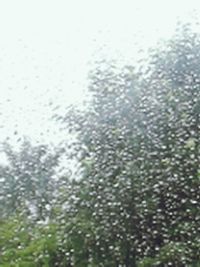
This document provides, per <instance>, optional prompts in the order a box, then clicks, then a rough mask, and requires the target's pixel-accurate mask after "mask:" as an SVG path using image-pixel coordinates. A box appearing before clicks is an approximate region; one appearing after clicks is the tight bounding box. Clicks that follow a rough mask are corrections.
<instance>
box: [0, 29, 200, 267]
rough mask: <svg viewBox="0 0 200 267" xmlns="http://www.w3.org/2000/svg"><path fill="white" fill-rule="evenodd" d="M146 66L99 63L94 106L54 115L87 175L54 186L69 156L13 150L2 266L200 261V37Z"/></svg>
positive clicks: (184, 36)
mask: <svg viewBox="0 0 200 267" xmlns="http://www.w3.org/2000/svg"><path fill="white" fill-rule="evenodd" d="M136 67H137V71H136V68H134V67H133V66H125V67H123V68H122V69H117V68H116V66H115V65H114V64H112V63H105V62H102V63H100V64H98V65H97V67H96V69H94V70H93V71H92V72H91V73H90V75H89V79H90V86H89V90H90V93H91V98H90V100H88V103H87V107H86V108H85V109H84V110H79V109H77V108H74V107H72V108H70V109H69V111H68V112H67V114H57V115H56V116H54V117H55V118H57V120H58V121H59V123H60V122H61V123H62V125H64V126H66V133H67V134H72V135H75V136H76V137H77V139H76V141H75V142H74V143H73V145H72V147H73V149H72V150H71V151H72V154H73V155H71V154H70V155H69V153H68V155H67V156H69V157H72V156H73V157H75V159H76V160H77V162H78V164H79V166H80V169H79V177H78V178H77V179H72V178H70V177H65V176H64V177H61V178H60V179H57V180H55V179H54V175H55V174H56V167H57V166H58V165H59V158H60V156H61V155H62V153H63V151H62V150H61V149H58V150H56V151H55V153H53V152H51V153H49V148H48V147H43V146H41V147H40V146H39V147H37V146H36V147H34V146H32V145H31V144H30V143H29V142H27V141H25V143H24V144H23V146H22V148H21V150H20V151H19V152H15V153H14V152H13V150H12V148H11V147H10V146H9V145H8V144H6V145H4V150H5V153H6V155H7V158H8V162H9V164H8V166H1V170H0V171H1V174H0V177H1V179H0V183H1V188H0V194H1V198H0V212H1V217H2V219H1V222H0V267H1V266H2V267H6V266H16V267H23V266H24V267H32V266H33V267H45V266H46V267H47V266H48V267H51V266H59V267H72V266H74V267H101V266H102V267H136V266H138V267H151V266H152V267H153V266H157V267H165V266H173V267H186V266H189V267H198V266H200V207H199V201H200V167H199V166H200V164H199V163H200V139H199V138H200V36H198V35H197V34H194V33H193V32H192V31H191V30H190V28H189V26H188V25H182V26H181V28H180V29H178V31H177V34H176V35H175V36H174V37H173V38H172V40H170V41H168V42H167V43H164V44H163V45H161V46H160V47H159V48H158V49H156V50H152V51H151V53H150V56H149V59H148V63H147V64H146V65H145V66H144V65H143V66H140V67H138V66H136ZM67 149H68V146H67V145H66V149H65V150H66V151H67ZM33 152H34V153H33ZM78 164H77V165H78ZM27 203H28V204H27ZM33 204H34V208H35V211H34V212H33V211H32V209H31V205H33Z"/></svg>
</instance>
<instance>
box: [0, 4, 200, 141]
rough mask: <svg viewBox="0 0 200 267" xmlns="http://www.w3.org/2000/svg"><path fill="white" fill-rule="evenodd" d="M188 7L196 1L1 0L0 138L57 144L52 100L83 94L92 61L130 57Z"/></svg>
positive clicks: (168, 29) (164, 33)
mask: <svg viewBox="0 0 200 267" xmlns="http://www.w3.org/2000/svg"><path fill="white" fill-rule="evenodd" d="M193 10H196V11H197V13H198V12H199V11H200V4H199V1H194V0H190V1H184V0H182V1H181V0H180V1H176V0H173V1H172V0H168V1H164V0H157V1H156V0H146V1H145V0H137V1H135V0H132V1H128V0H79V1H78V0H65V1H64V0H18V1H15V0H12V1H11V0H6V1H3V0H0V141H2V140H4V139H5V138H6V137H8V138H10V140H11V141H13V142H16V141H17V140H18V138H20V136H22V135H29V136H30V137H31V138H32V139H33V140H36V141H41V140H42V141H45V142H49V141H52V142H55V143H56V142H57V141H58V140H59V138H61V136H62V134H60V135H59V127H58V126H55V124H53V123H52V122H49V121H48V118H49V117H50V116H51V114H52V113H51V109H52V106H56V105H58V107H59V109H61V110H64V109H65V107H66V106H67V105H68V104H69V103H75V102H78V101H80V100H81V99H82V98H83V92H84V90H85V89H86V87H87V79H86V77H87V73H88V71H89V69H91V68H92V64H93V63H94V60H95V59H101V58H107V59H109V58H117V59H120V60H122V61H126V60H130V59H131V58H134V57H136V56H137V54H136V51H137V48H138V46H139V47H141V48H144V49H145V48H147V47H149V46H151V45H154V44H155V43H156V42H157V40H158V39H159V38H167V37H169V36H170V35H171V34H172V33H173V31H174V29H175V25H176V19H177V18H180V19H183V20H186V19H187V18H188V16H189V15H190V14H191V13H192V11H193ZM15 131H17V134H16V135H15Z"/></svg>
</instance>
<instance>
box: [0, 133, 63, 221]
mask: <svg viewBox="0 0 200 267" xmlns="http://www.w3.org/2000/svg"><path fill="white" fill-rule="evenodd" d="M2 147H3V148H2V150H3V152H4V153H5V155H6V158H7V162H8V163H7V165H5V166H1V168H0V181H1V182H0V183H1V189H0V194H1V196H2V197H1V202H0V207H1V216H6V215H9V214H12V213H13V212H17V211H20V210H21V209H22V208H23V209H24V210H29V212H30V211H31V210H32V211H33V210H34V211H35V212H36V214H37V215H36V214H35V215H36V217H40V216H44V215H45V214H42V210H43V209H45V205H47V204H49V205H50V203H51V201H52V200H53V197H54V189H55V180H54V179H53V176H54V175H55V173H56V170H55V169H56V167H57V166H58V164H59V157H60V154H61V150H60V149H58V150H57V151H54V152H52V151H51V150H50V148H49V147H48V146H47V145H35V146H34V145H32V144H31V142H30V141H29V140H28V139H26V138H25V139H24V141H23V143H22V145H21V147H20V149H19V151H17V150H14V148H13V147H12V146H11V145H10V144H9V143H8V142H5V143H3V144H2Z"/></svg>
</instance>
